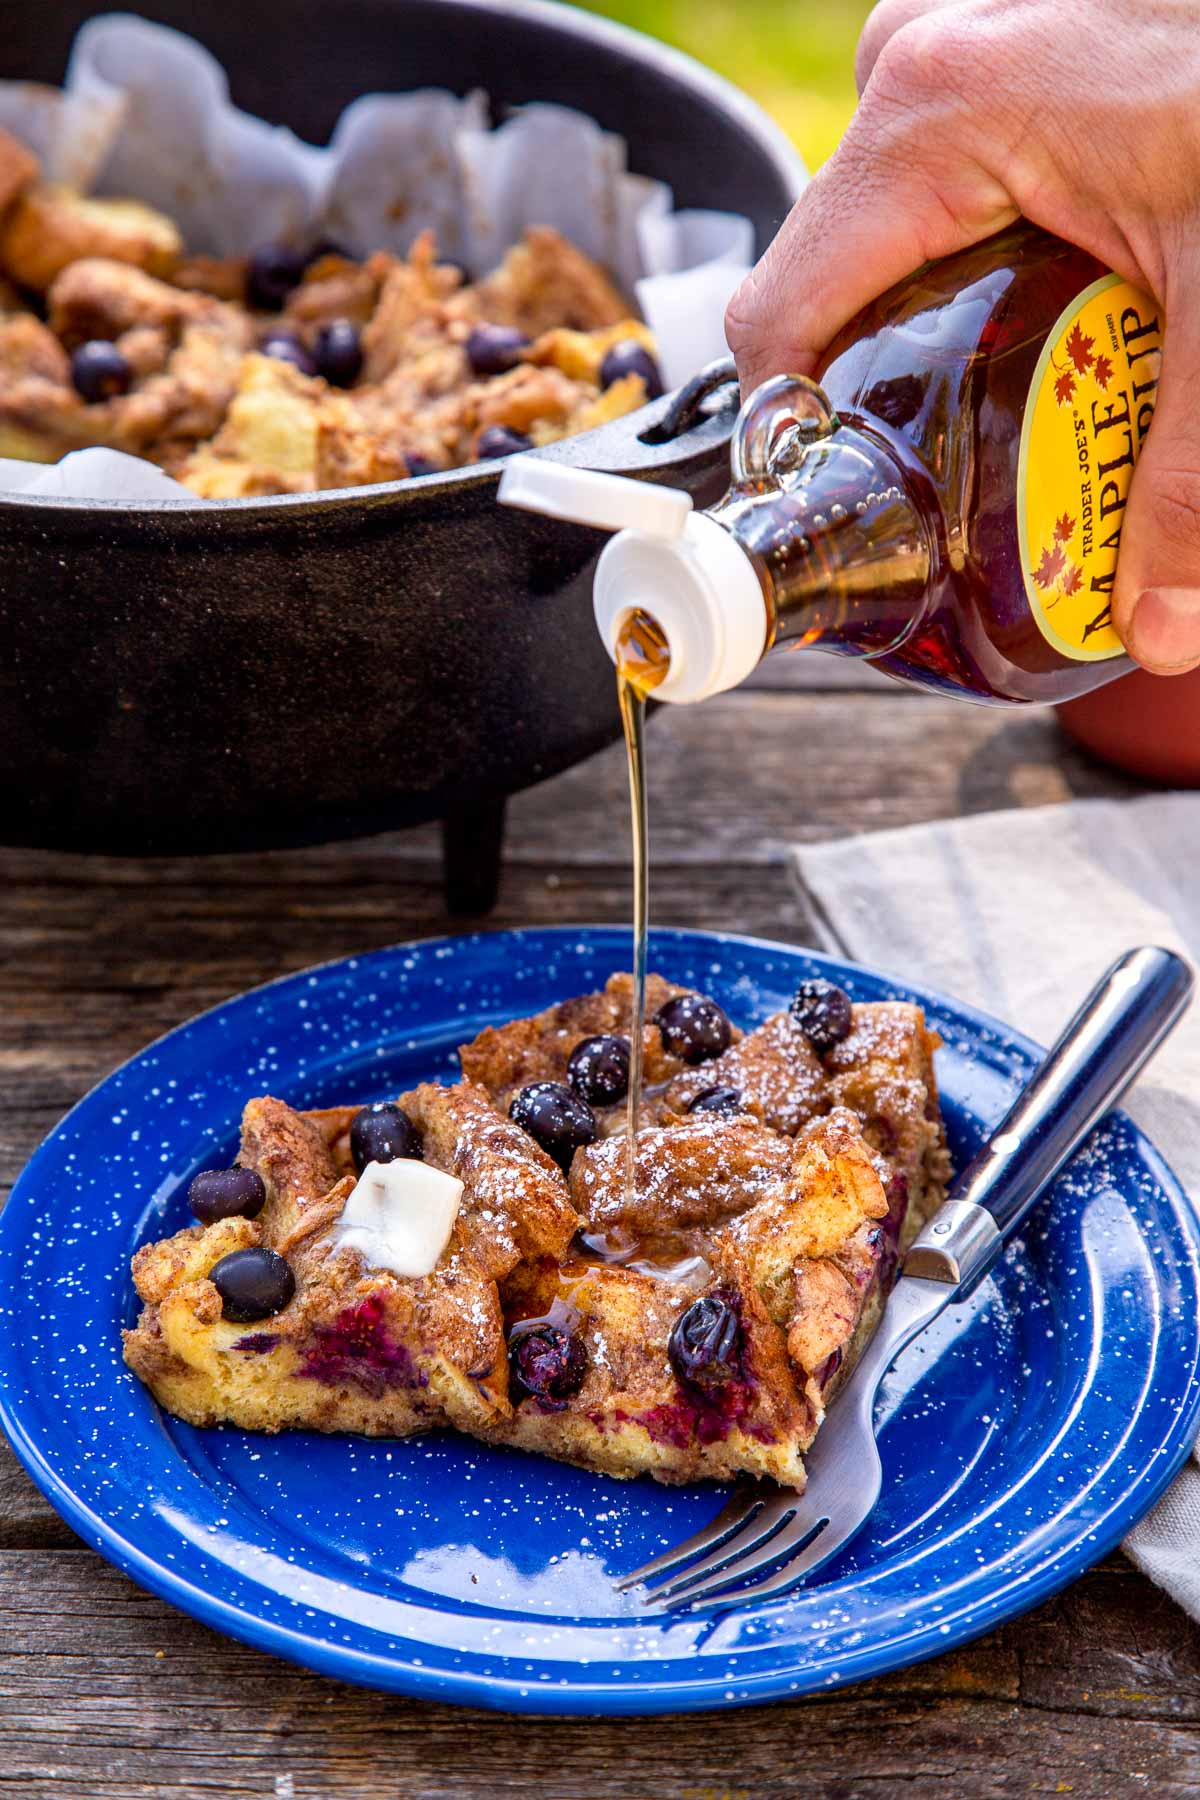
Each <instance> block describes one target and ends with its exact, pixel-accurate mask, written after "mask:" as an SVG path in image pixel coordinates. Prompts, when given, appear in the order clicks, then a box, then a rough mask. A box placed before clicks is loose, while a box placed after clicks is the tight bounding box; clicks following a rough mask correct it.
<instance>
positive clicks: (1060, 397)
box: [1054, 369, 1075, 406]
mask: <svg viewBox="0 0 1200 1800" xmlns="http://www.w3.org/2000/svg"><path fill="white" fill-rule="evenodd" d="M1074 392H1075V377H1074V375H1072V373H1071V371H1070V369H1064V370H1063V372H1062V374H1061V375H1060V376H1058V378H1057V379H1056V381H1055V383H1054V398H1055V399H1056V400H1057V401H1058V404H1059V405H1060V406H1065V405H1066V404H1067V401H1068V400H1070V399H1071V398H1072V396H1073V395H1074Z"/></svg>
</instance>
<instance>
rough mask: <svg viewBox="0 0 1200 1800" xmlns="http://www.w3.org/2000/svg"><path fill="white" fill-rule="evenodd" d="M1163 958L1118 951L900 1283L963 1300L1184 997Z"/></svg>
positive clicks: (1178, 961)
mask: <svg viewBox="0 0 1200 1800" xmlns="http://www.w3.org/2000/svg"><path fill="white" fill-rule="evenodd" d="M1194 984H1195V976H1194V974H1193V971H1192V968H1191V965H1190V964H1189V963H1186V962H1185V961H1184V959H1183V958H1182V957H1181V956H1176V955H1175V953H1174V952H1173V951H1171V950H1161V949H1158V948H1156V947H1154V946H1149V945H1147V946H1143V947H1142V948H1141V949H1139V950H1127V951H1126V952H1125V954H1124V956H1121V957H1118V958H1117V961H1116V962H1115V963H1113V965H1112V967H1111V968H1110V969H1109V970H1108V971H1107V973H1106V974H1105V975H1103V976H1102V977H1101V979H1100V980H1099V981H1098V982H1097V983H1096V986H1095V987H1094V988H1093V989H1092V991H1091V993H1090V994H1089V995H1088V997H1087V999H1086V1000H1085V1001H1084V1003H1083V1005H1082V1006H1081V1007H1080V1008H1079V1011H1078V1012H1077V1013H1076V1014H1075V1016H1074V1018H1073V1019H1072V1020H1071V1022H1070V1024H1069V1025H1068V1026H1067V1028H1066V1030H1065V1031H1064V1032H1063V1034H1062V1036H1061V1037H1060V1038H1059V1039H1058V1041H1057V1043H1056V1044H1055V1045H1054V1047H1053V1049H1052V1050H1051V1051H1050V1052H1049V1053H1048V1054H1047V1056H1046V1059H1045V1061H1044V1062H1043V1063H1042V1064H1041V1066H1040V1068H1039V1069H1038V1070H1037V1071H1036V1073H1035V1074H1034V1075H1033V1077H1032V1078H1031V1080H1030V1081H1029V1083H1028V1084H1027V1086H1026V1087H1025V1088H1023V1089H1022V1091H1021V1093H1020V1094H1019V1095H1018V1097H1017V1099H1016V1100H1015V1101H1014V1103H1013V1105H1012V1106H1011V1107H1010V1108H1009V1110H1008V1112H1007V1113H1006V1114H1005V1116H1004V1118H1003V1119H1002V1120H1001V1122H1000V1124H999V1125H998V1126H997V1127H996V1129H995V1131H994V1132H993V1133H992V1135H991V1137H990V1138H989V1139H988V1141H987V1143H986V1144H985V1145H984V1146H983V1148H982V1149H981V1150H980V1152H979V1154H978V1155H977V1156H976V1157H975V1159H974V1161H973V1162H971V1163H970V1164H969V1165H968V1167H967V1168H966V1169H964V1170H963V1172H962V1174H961V1175H960V1176H959V1178H958V1180H957V1181H956V1182H955V1183H954V1186H953V1187H952V1189H951V1191H950V1196H949V1198H948V1199H947V1201H946V1203H945V1205H944V1206H942V1207H941V1208H940V1209H939V1211H938V1212H937V1213H936V1214H935V1215H934V1217H933V1218H932V1219H931V1220H930V1221H929V1223H928V1224H927V1225H926V1226H925V1228H924V1230H923V1231H922V1232H921V1233H920V1235H919V1236H918V1237H917V1238H916V1239H915V1240H914V1242H913V1245H912V1247H911V1249H910V1250H909V1252H908V1254H907V1256H906V1257H905V1259H904V1273H905V1274H906V1275H917V1276H924V1277H925V1278H926V1279H929V1280H934V1281H944V1282H948V1283H951V1284H953V1285H954V1286H955V1288H956V1290H957V1291H956V1293H955V1296H954V1297H955V1299H956V1300H958V1299H965V1298H966V1296H967V1294H969V1293H970V1291H971V1290H972V1288H974V1287H975V1285H976V1284H977V1283H978V1282H979V1281H981V1280H982V1278H983V1276H984V1275H985V1274H986V1273H987V1271H988V1269H989V1268H990V1267H991V1265H992V1263H993V1262H994V1261H995V1259H996V1257H997V1256H998V1255H999V1253H1000V1251H1001V1249H1002V1248H1003V1245H1004V1242H1005V1240H1006V1239H1007V1238H1009V1237H1011V1236H1012V1234H1013V1232H1014V1231H1016V1229H1017V1227H1018V1226H1019V1225H1020V1224H1021V1222H1022V1220H1023V1219H1024V1218H1025V1217H1026V1215H1027V1213H1028V1212H1029V1211H1030V1209H1031V1208H1032V1206H1033V1204H1034V1202H1035V1201H1036V1200H1037V1199H1038V1197H1039V1196H1040V1195H1041V1193H1042V1191H1043V1189H1044V1188H1045V1187H1046V1185H1047V1183H1048V1182H1050V1181H1051V1180H1052V1179H1053V1177H1054V1176H1055V1175H1057V1173H1058V1171H1059V1170H1060V1169H1061V1168H1062V1166H1063V1164H1064V1163H1065V1162H1066V1161H1067V1159H1068V1157H1070V1156H1071V1155H1073V1154H1074V1152H1075V1150H1076V1149H1077V1148H1078V1147H1079V1145H1080V1143H1082V1141H1083V1139H1084V1138H1085V1137H1086V1136H1087V1134H1088V1132H1089V1131H1090V1130H1091V1129H1092V1127H1093V1125H1095V1124H1096V1123H1097V1121H1098V1120H1099V1119H1101V1118H1102V1117H1103V1116H1104V1114H1105V1113H1106V1112H1107V1111H1108V1110H1109V1108H1110V1107H1111V1106H1113V1105H1115V1104H1116V1102H1117V1100H1118V1099H1119V1098H1120V1097H1121V1095H1122V1094H1123V1093H1124V1092H1125V1089H1126V1088H1127V1087H1128V1086H1129V1084H1130V1083H1131V1082H1132V1081H1133V1080H1134V1078H1135V1077H1136V1076H1137V1075H1138V1074H1139V1073H1140V1072H1141V1070H1142V1069H1143V1068H1144V1067H1145V1065H1146V1063H1147V1062H1148V1061H1149V1060H1150V1058H1151V1057H1152V1056H1153V1055H1154V1052H1155V1051H1156V1050H1157V1049H1158V1047H1159V1045H1160V1044H1161V1043H1162V1041H1163V1039H1164V1038H1165V1037H1166V1036H1167V1034H1168V1033H1169V1032H1170V1031H1171V1030H1172V1028H1173V1027H1174V1026H1175V1025H1176V1023H1177V1022H1178V1020H1179V1019H1180V1017H1181V1016H1182V1014H1183V1012H1184V1011H1185V1009H1186V1008H1187V1005H1188V1003H1189V1001H1190V999H1191V996H1192V989H1193V986H1194Z"/></svg>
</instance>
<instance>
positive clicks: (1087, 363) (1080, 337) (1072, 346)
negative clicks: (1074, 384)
mask: <svg viewBox="0 0 1200 1800" xmlns="http://www.w3.org/2000/svg"><path fill="white" fill-rule="evenodd" d="M1095 342H1096V340H1095V338H1091V337H1088V335H1087V333H1086V332H1083V331H1081V330H1080V329H1079V326H1078V325H1077V324H1075V325H1072V327H1071V329H1070V331H1068V333H1067V346H1066V348H1067V355H1068V356H1069V357H1070V359H1071V361H1072V362H1073V363H1074V364H1075V367H1076V368H1077V369H1078V370H1079V373H1080V374H1081V375H1082V374H1083V373H1084V371H1085V370H1086V369H1090V368H1091V366H1092V348H1093V345H1094V344H1095Z"/></svg>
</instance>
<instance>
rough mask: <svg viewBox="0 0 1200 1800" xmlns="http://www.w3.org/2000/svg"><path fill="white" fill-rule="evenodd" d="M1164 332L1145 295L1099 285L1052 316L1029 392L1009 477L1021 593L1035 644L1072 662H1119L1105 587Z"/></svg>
mask: <svg viewBox="0 0 1200 1800" xmlns="http://www.w3.org/2000/svg"><path fill="white" fill-rule="evenodd" d="M1162 324H1163V321H1162V314H1161V312H1160V310H1159V308H1158V307H1157V305H1156V304H1155V302H1154V301H1153V300H1151V299H1150V297H1149V295H1147V294H1144V293H1143V292H1142V291H1141V289H1140V288H1136V287H1134V286H1133V285H1132V284H1131V283H1130V282H1128V281H1122V280H1121V278H1120V276H1119V275H1105V276H1104V277H1103V278H1102V279H1101V280H1100V281H1094V282H1093V283H1092V285H1091V287H1089V288H1085V289H1084V291H1083V293H1082V294H1079V295H1077V296H1076V298H1075V299H1074V300H1072V302H1071V304H1070V306H1068V307H1067V309H1066V311H1065V312H1064V313H1062V314H1061V315H1060V317H1059V319H1058V321H1057V322H1056V324H1055V326H1054V329H1053V331H1052V332H1051V333H1050V336H1049V337H1048V338H1047V340H1046V345H1045V348H1044V349H1043V351H1042V354H1041V357H1040V359H1039V361H1038V366H1037V369H1036V371H1035V373H1034V377H1033V383H1032V385H1031V387H1030V390H1029V401H1028V404H1027V405H1026V408H1025V418H1024V421H1023V423H1022V426H1021V455H1020V462H1019V464H1018V467H1017V534H1018V538H1019V542H1020V546H1021V567H1022V569H1023V570H1024V574H1025V591H1026V593H1027V594H1028V596H1029V605H1030V609H1031V610H1032V612H1033V616H1034V618H1035V619H1036V620H1037V622H1038V626H1039V628H1040V630H1041V632H1042V635H1043V637H1045V638H1046V640H1047V642H1049V643H1051V644H1053V646H1054V648H1055V649H1056V650H1058V651H1059V652H1060V653H1061V654H1062V655H1063V656H1069V657H1072V658H1073V659H1074V660H1075V661H1077V662H1102V661H1103V660H1105V659H1106V658H1107V657H1112V656H1120V655H1122V654H1123V648H1122V644H1121V640H1120V638H1119V637H1118V636H1117V634H1116V632H1115V631H1114V630H1113V627H1112V616H1111V608H1112V586H1113V575H1114V573H1115V571H1116V567H1117V550H1118V548H1119V546H1120V542H1121V526H1122V523H1123V521H1124V518H1125V506H1126V502H1127V501H1128V499H1129V483H1130V479H1131V477H1132V475H1133V470H1134V465H1135V464H1136V462H1137V459H1138V455H1139V454H1140V452H1141V448H1142V444H1143V442H1144V441H1145V437H1146V432H1147V430H1148V429H1149V425H1150V420H1151V418H1152V417H1153V414H1154V401H1155V397H1156V395H1157V392H1158V375H1159V366H1160V364H1161V362H1162Z"/></svg>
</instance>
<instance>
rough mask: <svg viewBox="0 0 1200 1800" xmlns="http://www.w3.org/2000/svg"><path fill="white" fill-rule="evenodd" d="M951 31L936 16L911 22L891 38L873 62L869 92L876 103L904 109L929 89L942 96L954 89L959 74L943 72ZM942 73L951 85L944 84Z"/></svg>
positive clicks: (923, 17) (940, 17)
mask: <svg viewBox="0 0 1200 1800" xmlns="http://www.w3.org/2000/svg"><path fill="white" fill-rule="evenodd" d="M953 35H954V33H953V27H952V26H949V25H948V24H947V21H946V20H945V18H943V17H942V16H941V15H939V14H933V15H925V16H922V17H918V18H916V19H910V20H909V21H908V23H907V24H906V25H902V26H901V27H900V29H899V30H898V31H896V32H894V33H893V34H892V36H891V37H890V38H889V39H888V40H887V42H886V43H885V44H884V45H883V48H882V49H881V50H880V52H879V55H878V57H877V58H876V61H875V68H874V72H873V74H872V76H871V83H870V91H871V95H872V97H873V98H874V99H875V100H877V101H883V102H885V103H890V104H892V105H894V106H897V107H903V108H907V107H909V106H912V105H914V104H917V103H919V102H920V101H921V100H923V99H924V98H925V96H926V95H927V94H928V93H929V92H930V90H931V89H933V88H937V89H938V92H939V93H941V94H944V93H945V92H946V91H947V87H949V88H950V89H951V90H953V88H954V87H956V86H957V76H958V73H959V72H958V71H957V70H954V69H951V70H949V71H946V64H947V61H948V60H952V59H948V52H947V40H948V39H949V38H950V37H951V36H953ZM943 72H948V73H949V74H950V77H951V79H950V81H949V82H947V81H945V80H943Z"/></svg>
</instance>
